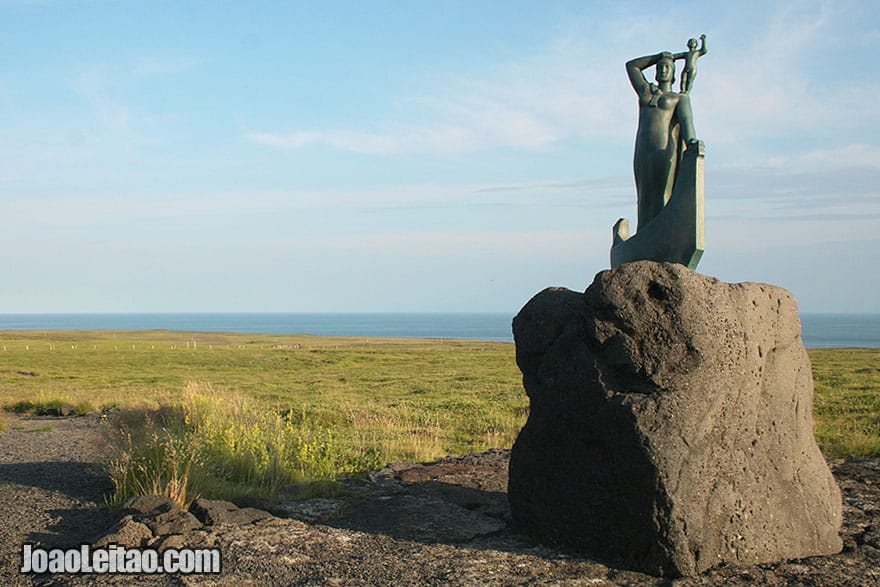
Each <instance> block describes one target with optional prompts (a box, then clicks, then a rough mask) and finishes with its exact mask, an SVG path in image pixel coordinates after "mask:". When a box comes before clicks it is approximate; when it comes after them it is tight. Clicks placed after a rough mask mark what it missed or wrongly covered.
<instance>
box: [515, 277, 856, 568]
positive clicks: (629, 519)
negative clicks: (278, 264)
mask: <svg viewBox="0 0 880 587" xmlns="http://www.w3.org/2000/svg"><path fill="white" fill-rule="evenodd" d="M514 336H515V339H516V357H517V363H518V365H519V367H520V369H521V370H522V372H523V383H524V386H525V389H526V392H527V393H528V395H529V398H530V401H531V413H530V416H529V420H528V422H527V424H526V426H525V427H524V428H523V430H522V432H521V433H520V436H519V438H518V439H517V441H516V444H515V446H514V449H513V452H512V456H511V462H510V481H509V488H508V490H509V500H510V507H511V512H512V515H513V518H514V520H515V521H516V523H517V524H518V525H519V526H520V527H523V528H525V529H528V530H529V531H531V532H533V533H535V534H537V535H538V536H540V537H541V538H542V539H543V540H545V541H549V542H553V543H557V544H563V545H567V546H569V547H574V548H576V549H578V550H581V551H583V552H587V553H591V554H594V555H598V556H600V557H603V558H605V559H606V560H610V561H613V562H615V563H616V564H621V565H623V566H626V567H629V568H633V569H637V570H642V571H646V572H650V573H653V574H658V575H692V574H695V573H700V572H702V571H705V570H706V569H709V568H711V567H713V566H715V565H718V564H719V563H722V562H735V563H748V564H753V563H761V562H770V561H779V560H785V559H792V558H799V557H805V556H810V555H819V554H831V553H835V552H838V551H840V549H841V547H842V542H841V539H840V538H839V536H838V532H839V529H840V526H841V520H842V515H841V497H840V491H839V490H838V488H837V485H836V484H835V482H834V479H833V477H832V476H831V473H830V471H829V469H828V467H827V465H826V463H825V461H824V459H823V457H822V455H821V453H820V452H819V449H818V447H817V446H816V443H815V440H814V438H813V420H812V394H813V386H812V376H811V371H810V363H809V359H808V357H807V354H806V352H805V350H804V346H803V343H802V341H801V338H800V321H799V318H798V314H797V307H796V303H795V301H794V299H793V298H792V296H791V295H790V294H789V293H788V292H787V291H785V290H783V289H781V288H778V287H774V286H769V285H763V284H756V283H741V284H728V283H723V282H721V281H719V280H717V279H713V278H710V277H706V276H703V275H699V274H697V273H694V272H693V271H690V270H688V269H686V268H685V267H683V266H681V265H674V264H667V263H662V264H661V263H654V262H650V261H645V262H638V263H630V264H625V265H622V266H620V267H618V268H616V269H614V270H612V271H604V272H601V273H599V274H598V275H597V276H596V278H595V280H594V282H593V284H592V285H591V286H590V287H589V288H588V289H587V291H586V292H585V293H584V294H580V293H576V292H572V291H569V290H564V289H547V290H544V291H543V292H541V293H539V294H538V295H536V296H535V297H534V298H533V299H532V300H531V301H530V302H529V303H528V304H527V305H526V306H525V307H524V308H523V309H522V311H521V312H520V313H519V315H517V317H516V318H515V319H514Z"/></svg>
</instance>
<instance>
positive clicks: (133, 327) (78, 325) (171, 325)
mask: <svg viewBox="0 0 880 587" xmlns="http://www.w3.org/2000/svg"><path fill="white" fill-rule="evenodd" d="M512 320H513V314H510V313H504V312H483V313H477V312H474V313H467V312H443V313H441V312H437V313H427V312H425V313H402V312H399V313H394V312H376V313H353V312H350V313H342V312H339V313H330V312H324V313H305V312H298V313H292V312H291V313H280V312H278V313H270V312H265V313H245V312H237V313H235V312H229V313H211V312H203V313H140V314H88V313H82V314H0V333H5V332H10V333H11V332H27V331H32V332H44V331H77V330H80V331H109V332H123V331H152V330H167V331H171V332H181V333H186V332H196V333H199V332H202V333H219V332H228V333H238V334H251V335H256V334H274V335H311V336H343V337H371V338H408V339H429V340H444V339H449V340H475V341H477V340H482V341H489V342H504V343H512V342H513V333H512V329H511V322H512ZM801 322H802V325H803V339H804V345H805V346H806V347H807V348H880V314H827V313H825V314H808V313H807V314H801Z"/></svg>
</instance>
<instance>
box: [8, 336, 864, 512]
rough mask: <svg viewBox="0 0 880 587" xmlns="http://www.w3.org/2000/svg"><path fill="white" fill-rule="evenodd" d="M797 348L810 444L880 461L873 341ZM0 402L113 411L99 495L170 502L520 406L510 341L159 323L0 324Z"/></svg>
mask: <svg viewBox="0 0 880 587" xmlns="http://www.w3.org/2000/svg"><path fill="white" fill-rule="evenodd" d="M810 357H811V360H812V363H813V371H814V375H815V381H816V397H815V416H816V436H817V439H818V441H819V443H820V445H821V446H822V448H823V450H824V451H825V452H826V453H828V454H832V455H835V456H846V455H855V456H868V455H880V350H871V349H841V350H811V351H810ZM0 405H3V406H4V407H5V408H6V409H7V410H15V411H24V412H26V413H32V414H39V413H57V410H58V408H59V407H60V406H61V405H70V406H73V407H74V408H75V411H76V413H84V412H88V411H92V410H95V409H100V410H108V409H110V408H120V409H117V410H113V412H112V415H111V417H110V418H109V419H108V422H109V425H108V426H107V434H108V438H109V439H110V441H111V442H110V443H109V444H110V445H112V446H113V447H114V448H115V452H114V454H113V456H112V457H111V461H110V471H111V475H112V477H113V480H114V483H115V484H116V488H117V490H116V493H115V495H114V497H113V498H112V499H113V500H114V501H120V500H122V499H124V498H125V497H126V496H127V495H131V494H133V493H165V494H167V495H170V496H171V497H173V498H174V499H176V500H178V501H180V502H181V503H185V502H186V501H188V500H191V499H192V498H193V497H195V496H196V495H203V496H208V497H230V496H233V495H242V494H256V495H268V494H271V493H273V492H274V491H276V490H277V489H278V488H279V487H280V486H282V485H285V484H288V483H298V484H312V486H313V488H315V490H316V491H324V492H326V491H332V489H333V481H334V480H336V479H338V478H340V477H341V476H344V475H348V474H352V473H357V472H361V471H366V470H369V469H372V468H376V467H380V466H382V465H384V464H385V463H388V462H392V461H400V460H410V461H428V460H432V459H436V458H439V457H441V456H444V455H446V454H464V453H468V452H473V451H481V450H486V449H487V448H492V447H510V446H511V445H512V443H513V440H514V439H515V438H516V434H517V433H518V431H519V429H520V428H521V427H522V425H523V423H524V422H525V418H526V416H527V413H528V398H527V397H526V395H525V393H524V392H523V390H522V385H521V377H520V373H519V371H518V370H517V368H516V365H515V362H514V348H513V345H510V344H501V343H486V342H470V341H445V340H404V339H368V338H351V337H349V338H342V337H339V338H337V337H311V336H274V335H243V334H214V333H198V334H194V333H175V332H167V331H153V332H92V331H88V332H79V331H68V332H4V333H0ZM53 410H54V412H53ZM2 427H3V422H2V420H0V429H2Z"/></svg>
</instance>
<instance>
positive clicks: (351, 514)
mask: <svg viewBox="0 0 880 587" xmlns="http://www.w3.org/2000/svg"><path fill="white" fill-rule="evenodd" d="M101 455H102V445H101V434H100V419H99V417H97V416H87V417H83V418H68V419H64V418H16V417H11V418H10V426H9V430H7V431H5V432H2V433H0V512H2V514H3V518H2V521H3V523H2V524H0V546H2V549H0V560H2V573H0V584H2V585H93V584H102V585H103V584H112V585H196V584H197V585H235V586H238V585H310V586H311V585H314V586H317V585H365V586H366V585H463V586H465V585H479V586H481V587H488V586H490V585H498V586H501V585H505V586H509V585H550V584H552V585H601V586H612V585H630V586H632V587H671V586H674V587H708V586H710V585H711V586H714V585H738V586H746V585H748V586H754V585H779V586H782V585H803V586H814V587H820V586H821V587H843V586H847V587H849V586H853V585H856V586H866V587H870V586H880V570H878V569H880V459H863V460H850V461H838V462H834V463H833V464H832V470H833V472H834V474H835V477H836V479H837V481H838V483H839V485H840V486H841V488H842V490H843V494H844V517H845V521H844V527H843V530H842V536H843V539H844V551H843V552H842V553H840V554H838V555H833V556H827V557H813V558H809V559H803V560H799V561H787V562H780V563H773V564H765V565H758V566H752V567H735V566H722V567H719V568H716V569H712V570H711V571H709V572H707V573H706V574H704V575H700V576H698V577H690V578H683V579H677V580H671V581H670V580H669V579H662V578H657V577H651V576H648V575H643V574H641V573H635V572H630V571H624V570H619V569H614V568H611V567H608V566H606V565H604V564H602V563H600V562H598V561H594V560H590V559H588V558H584V557H580V556H577V555H573V554H571V553H565V552H562V551H559V550H556V549H553V548H549V547H544V546H541V545H538V544H535V543H532V542H530V541H529V540H527V539H525V538H524V537H522V536H520V535H518V534H516V533H515V532H513V531H512V530H511V529H510V527H509V525H508V523H507V522H508V521H509V511H508V510H507V507H506V495H505V493H504V488H505V487H504V486H505V485H506V473H507V458H508V456H509V453H508V451H491V452H489V453H484V454H481V455H469V456H466V457H461V458H450V459H444V460H443V461H441V462H439V463H434V464H431V465H426V466H423V465H414V464H397V465H391V466H389V467H386V468H385V469H383V470H381V471H376V472H374V473H371V474H370V475H369V477H368V478H367V479H364V480H361V481H358V482H357V483H355V484H354V485H352V486H351V488H350V492H349V495H348V496H347V497H345V498H343V499H341V500H327V499H325V500H311V501H310V502H273V503H274V506H275V507H273V503H266V504H263V507H264V509H267V510H269V511H273V510H275V511H274V513H276V516H279V517H270V518H268V519H264V520H260V521H258V522H255V523H249V524H243V525H220V526H204V527H202V528H198V529H196V530H192V531H188V532H186V533H184V534H182V535H180V536H177V537H176V540H177V542H178V543H179V544H180V545H187V546H191V547H196V548H200V547H201V548H205V547H217V548H220V550H221V552H222V556H223V574H222V575H219V576H218V575H193V576H181V575H160V576H155V575H154V576H143V575H140V576H133V575H125V576H119V575H117V576H96V575H92V576H63V575H55V576H31V575H20V574H19V573H18V570H19V567H20V564H21V562H20V553H21V545H22V544H23V543H24V542H31V543H39V544H41V545H43V546H49V547H51V546H64V547H70V546H74V545H78V544H80V543H92V542H94V541H95V540H96V539H97V538H98V537H99V536H100V535H102V534H103V533H104V532H105V531H106V530H107V529H108V528H110V527H111V525H112V524H113V523H114V522H115V521H116V520H117V519H119V517H120V515H121V513H120V512H118V511H116V512H113V511H110V510H108V509H106V508H105V507H103V503H104V502H103V499H104V495H106V494H107V492H109V490H110V489H111V486H110V483H109V481H108V479H107V477H106V474H105V472H104V469H103V467H102V466H101V465H100V464H99V463H100V462H101ZM336 502H339V503H336ZM334 503H335V506H338V507H331V506H334ZM257 505H258V504H257ZM285 511H286V512H287V513H286V514H285ZM288 516H289V517H290V518H294V519H286V518H287V517H288ZM165 538H167V537H165ZM161 539H163V537H158V536H157V537H156V538H155V539H154V540H161Z"/></svg>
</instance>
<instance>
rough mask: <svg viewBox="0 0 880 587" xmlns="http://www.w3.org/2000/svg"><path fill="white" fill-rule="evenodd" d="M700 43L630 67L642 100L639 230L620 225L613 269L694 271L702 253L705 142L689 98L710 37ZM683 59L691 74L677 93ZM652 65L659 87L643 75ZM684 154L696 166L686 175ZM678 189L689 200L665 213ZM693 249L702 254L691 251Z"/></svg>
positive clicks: (637, 158) (636, 166) (636, 161)
mask: <svg viewBox="0 0 880 587" xmlns="http://www.w3.org/2000/svg"><path fill="white" fill-rule="evenodd" d="M700 39H701V40H702V47H701V48H700V49H697V46H696V45H697V43H696V40H695V39H691V40H690V41H689V42H688V47H689V49H690V50H689V51H687V52H683V53H677V54H672V53H670V52H665V51H664V52H662V53H657V54H656V55H648V56H645V57H637V58H636V59H632V60H630V61H628V62H627V64H626V72H627V75H628V76H629V80H630V83H631V84H632V86H633V89H634V90H635V91H636V94H637V95H638V98H639V127H638V131H637V132H636V144H635V152H634V156H633V172H634V174H635V180H636V193H637V196H638V228H637V233H636V235H634V236H633V239H630V237H629V224H628V222H627V221H626V220H625V219H621V220H619V221H618V222H617V224H616V225H615V227H614V245H613V247H612V253H611V257H612V259H611V264H612V267H615V266H617V265H619V264H620V263H625V262H628V261H635V260H639V259H650V260H654V261H672V262H676V263H682V264H684V265H687V266H688V267H690V268H691V269H693V268H695V267H696V264H697V262H698V261H699V256H700V255H701V254H702V233H703V216H702V214H703V211H702V198H703V178H702V157H703V144H702V142H701V141H699V140H698V139H697V137H696V132H695V131H694V119H693V112H692V111H691V100H690V95H689V92H690V90H691V88H692V87H693V81H694V76H695V75H696V61H697V58H698V57H700V56H702V55H704V54H705V53H706V36H705V35H702V36H701V37H700ZM691 41H693V43H691ZM678 59H681V60H684V61H685V74H684V75H686V79H685V80H683V83H682V89H683V91H682V92H680V93H679V92H676V91H674V90H673V83H674V82H675V61H676V60H678ZM652 66H653V67H655V69H656V72H655V76H654V79H655V81H656V83H651V82H649V81H648V80H647V79H646V78H645V74H644V70H646V69H648V68H649V67H652ZM685 155H687V156H688V157H689V159H692V160H693V161H692V162H693V164H690V163H689V164H688V166H687V169H686V170H685V174H684V176H683V175H682V171H683V170H682V163H683V161H684V157H685ZM674 190H677V191H678V192H681V195H680V196H679V197H678V199H679V200H681V199H685V200H688V202H687V203H686V205H684V204H676V205H675V206H673V209H671V210H666V208H667V206H668V205H669V203H670V200H671V199H672V198H673V195H674ZM691 200H693V202H691ZM664 211H665V212H664ZM661 213H663V214H664V216H665V217H664V218H663V219H662V220H660V221H658V222H655V223H654V226H653V227H652V230H651V231H648V232H645V231H646V229H647V228H648V226H649V225H650V224H651V223H652V221H654V220H655V219H657V217H658V216H659V215H661ZM643 232H645V234H644V235H643V234H642V233H643ZM636 237H640V238H638V239H636ZM682 239H683V240H682ZM630 240H632V242H630ZM679 241H681V242H679ZM618 247H619V248H618ZM615 248H618V250H617V251H615ZM689 248H695V249H697V250H696V251H690V252H688V249H689Z"/></svg>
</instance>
